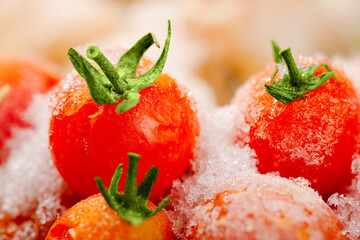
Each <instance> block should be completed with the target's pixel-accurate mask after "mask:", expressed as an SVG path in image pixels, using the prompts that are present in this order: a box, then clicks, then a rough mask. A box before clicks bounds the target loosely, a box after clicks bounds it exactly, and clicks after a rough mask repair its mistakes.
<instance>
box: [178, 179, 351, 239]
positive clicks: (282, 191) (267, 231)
mask: <svg viewBox="0 0 360 240" xmlns="http://www.w3.org/2000/svg"><path fill="white" fill-rule="evenodd" d="M343 228H344V227H343V225H342V224H341V223H340V221H339V220H338V219H337V217H336V216H335V214H334V213H333V212H332V210H331V209H330V208H329V207H328V206H327V205H326V204H325V202H323V201H322V200H321V198H320V197H319V195H317V194H316V193H315V192H314V191H313V190H312V189H310V188H308V187H302V186H299V185H297V184H295V183H294V182H292V181H290V180H287V179H285V178H281V177H275V176H268V175H260V174H255V173H242V174H241V175H239V177H238V178H237V179H236V180H234V181H233V182H231V183H229V184H228V185H226V186H224V187H223V188H221V190H219V191H217V192H216V193H215V194H214V196H213V197H210V198H208V199H207V200H206V201H205V202H204V203H202V204H201V205H200V206H199V207H197V208H195V210H194V215H193V217H192V218H191V219H190V221H189V222H188V224H187V226H186V237H185V239H209V240H210V239H254V240H255V239H259V240H260V239H278V240H281V239H284V240H287V239H348V237H347V236H346V235H344V234H343V232H342V231H343Z"/></svg>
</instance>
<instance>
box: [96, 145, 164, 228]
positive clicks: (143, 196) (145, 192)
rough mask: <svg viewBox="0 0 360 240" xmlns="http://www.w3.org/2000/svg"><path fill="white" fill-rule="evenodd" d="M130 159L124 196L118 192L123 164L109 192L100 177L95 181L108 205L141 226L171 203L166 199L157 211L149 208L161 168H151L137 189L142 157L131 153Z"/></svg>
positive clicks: (113, 179)
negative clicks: (138, 171) (150, 198)
mask: <svg viewBox="0 0 360 240" xmlns="http://www.w3.org/2000/svg"><path fill="white" fill-rule="evenodd" d="M128 157H129V167H128V172H127V178H126V183H125V190H124V194H123V195H121V194H120V193H119V190H118V187H119V181H120V178H121V174H122V169H123V165H122V164H120V165H119V166H118V167H117V168H116V170H115V172H114V175H113V177H112V179H111V183H110V187H109V190H108V189H106V187H105V186H104V184H103V182H102V181H101V179H100V178H99V177H96V178H95V181H96V184H97V186H98V188H99V190H100V192H101V194H102V195H103V196H104V199H105V200H106V202H107V203H108V205H109V206H110V207H111V208H112V209H114V210H115V211H116V212H117V213H118V214H119V216H120V217H121V218H123V219H124V220H126V221H128V222H130V223H131V224H134V225H139V224H141V223H142V222H143V221H144V220H145V219H147V218H150V217H152V216H154V215H156V214H157V213H158V212H159V211H161V210H162V209H163V208H164V207H165V205H166V204H167V203H168V202H169V198H168V197H166V198H165V199H164V200H163V201H162V202H161V203H160V204H159V206H158V207H157V208H156V209H155V211H152V210H151V209H149V208H147V202H148V198H149V195H150V192H151V189H152V187H153V186H154V184H155V182H156V179H157V176H158V173H159V168H158V167H156V166H153V167H151V168H150V170H149V171H148V172H147V173H146V175H145V177H144V179H143V180H142V181H141V183H140V184H139V187H138V188H137V187H136V179H137V168H138V162H139V159H140V155H138V154H136V153H131V152H129V153H128Z"/></svg>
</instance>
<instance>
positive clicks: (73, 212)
mask: <svg viewBox="0 0 360 240" xmlns="http://www.w3.org/2000/svg"><path fill="white" fill-rule="evenodd" d="M147 207H148V208H150V209H151V210H155V209H156V206H155V205H154V204H153V203H152V202H150V201H148V204H147ZM69 230H70V231H69ZM73 236H75V238H74V237H73ZM45 239H46V240H56V239H62V240H64V239H69V240H76V239H97V240H107V239H109V240H110V239H111V240H117V239H119V240H120V239H121V240H126V239H129V240H130V239H131V240H135V239H149V240H150V239H159V240H161V239H169V240H171V239H176V238H175V235H174V233H173V232H172V230H171V223H170V221H169V219H168V217H167V215H166V214H165V213H164V211H160V212H159V213H158V214H157V215H155V216H153V217H151V218H149V219H146V220H145V221H144V222H143V223H142V224H140V225H138V226H136V225H133V224H131V223H128V222H126V221H125V220H123V219H122V218H121V217H120V216H119V215H118V214H117V213H116V212H115V210H113V209H112V208H110V207H109V206H108V205H107V203H106V201H105V199H104V198H103V196H102V195H101V194H96V195H93V196H91V197H89V198H87V199H85V200H82V201H81V202H79V203H77V204H76V205H75V206H73V207H72V208H70V209H69V210H68V211H67V212H65V213H64V214H63V215H62V216H61V217H60V218H58V219H57V220H56V222H55V223H54V224H53V226H52V227H51V229H50V230H49V232H48V234H47V236H46V238H45Z"/></svg>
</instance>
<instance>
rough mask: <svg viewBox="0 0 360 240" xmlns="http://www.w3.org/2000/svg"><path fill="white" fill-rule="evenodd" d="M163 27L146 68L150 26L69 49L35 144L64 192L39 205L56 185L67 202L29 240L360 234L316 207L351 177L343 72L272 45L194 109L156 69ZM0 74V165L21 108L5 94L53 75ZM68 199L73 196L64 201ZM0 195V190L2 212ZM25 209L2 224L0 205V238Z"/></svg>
mask: <svg viewBox="0 0 360 240" xmlns="http://www.w3.org/2000/svg"><path fill="white" fill-rule="evenodd" d="M170 36H171V25H170V22H169V25H168V35H167V39H166V41H165V44H164V47H163V50H162V52H161V55H160V57H159V59H158V60H157V61H156V62H155V63H152V62H151V61H149V60H147V59H145V58H143V54H144V53H145V52H146V50H147V49H148V48H149V47H150V46H152V45H153V44H155V45H158V43H157V40H156V39H155V37H154V35H153V34H152V33H149V34H146V35H145V36H144V37H142V38H141V39H140V40H139V41H138V42H136V43H135V44H134V45H133V46H132V47H131V48H130V49H129V50H127V51H123V50H119V49H117V50H115V51H106V52H105V53H103V52H102V51H101V50H100V49H99V48H98V47H96V46H89V47H88V48H87V49H86V51H80V52H82V53H79V52H78V51H77V50H75V49H73V48H71V49H70V50H69V52H68V55H69V58H70V61H71V63H72V65H73V67H74V69H75V71H73V72H71V73H70V74H68V75H67V77H66V78H65V79H63V81H62V82H61V83H60V84H59V85H58V88H57V89H56V91H55V92H54V93H53V95H52V99H51V117H50V119H49V121H48V122H49V125H50V126H49V143H48V142H46V144H49V151H48V152H47V153H48V154H49V156H48V158H49V159H50V158H52V159H51V160H52V161H53V162H51V163H53V164H54V166H53V168H54V169H55V168H56V169H57V170H58V173H59V174H60V175H61V177H58V180H59V182H58V185H59V186H61V187H59V188H61V190H59V191H60V192H61V191H62V192H61V193H59V194H58V195H57V198H56V197H55V198H49V202H51V201H54V200H55V201H59V202H62V201H63V200H64V199H66V197H64V196H66V193H67V194H69V197H68V202H69V203H70V204H63V203H61V204H58V205H59V206H60V205H61V207H63V208H62V209H57V212H56V214H59V215H60V213H63V212H65V210H67V211H66V212H65V213H64V214H62V215H61V216H60V217H58V219H57V220H56V221H55V219H53V218H51V216H50V217H47V218H44V219H42V218H39V219H37V218H36V219H37V220H36V221H37V223H36V224H35V225H36V226H38V225H41V223H42V222H44V223H46V224H43V226H42V227H41V228H40V227H39V228H37V227H36V228H37V230H38V232H37V233H36V234H35V233H33V234H31V236H30V238H29V239H42V238H44V237H45V234H46V239H48V240H51V239H104V240H106V239H350V238H354V239H356V237H360V234H358V235H356V232H354V231H353V232H351V231H352V230H351V229H348V228H346V226H347V225H345V227H344V223H345V222H344V220H343V219H342V220H343V222H341V221H340V220H339V218H338V217H337V215H336V214H335V213H334V212H333V211H332V209H331V208H330V207H329V206H328V205H327V204H326V203H325V202H324V200H326V199H327V198H328V197H329V196H330V195H332V194H334V193H337V192H340V190H341V191H344V192H345V191H346V190H345V189H346V186H347V185H348V184H349V183H350V182H351V181H353V185H356V179H358V178H359V176H355V172H353V171H352V165H354V161H355V160H354V159H356V157H357V154H358V153H359V134H360V122H359V121H360V117H359V116H360V115H359V114H360V103H359V100H358V96H357V93H356V91H355V90H354V88H353V86H352V83H351V81H350V80H348V79H347V78H346V77H345V76H344V74H343V73H342V72H340V71H338V70H337V69H335V68H334V66H332V65H331V63H330V62H329V61H327V60H323V59H316V58H303V57H302V58H294V57H293V56H292V54H291V51H290V49H289V48H288V49H284V50H280V48H279V47H278V46H277V44H276V43H273V49H274V59H275V62H274V63H271V64H269V65H268V67H267V68H266V69H265V70H264V71H262V72H260V73H258V74H256V75H254V76H253V77H252V78H251V79H250V80H249V82H248V83H247V84H246V85H245V86H244V87H242V88H241V89H239V90H238V92H237V95H236V96H235V98H234V100H233V102H232V104H230V105H229V106H226V107H224V108H216V109H215V108H214V109H197V108H196V106H195V102H194V100H193V99H192V98H191V97H190V95H191V94H189V93H188V91H187V90H186V89H185V88H183V87H181V86H180V85H178V83H177V82H176V81H175V80H174V79H173V78H171V77H170V76H168V75H167V74H164V73H162V70H163V68H164V65H165V61H166V58H167V55H168V51H169V47H170ZM3 69H5V67H2V65H1V62H0V76H2V75H4V76H8V75H9V76H10V75H12V74H13V75H16V77H8V78H6V77H4V79H5V80H2V81H3V82H1V83H0V84H1V85H0V110H2V109H5V110H6V111H5V110H4V112H5V114H4V116H5V118H3V119H1V120H0V121H3V122H4V124H3V125H1V127H0V130H3V129H4V131H3V132H4V133H3V134H2V133H0V134H2V135H0V163H1V161H3V160H2V159H3V156H6V148H4V146H5V145H4V142H6V141H7V138H8V137H10V134H9V133H10V129H11V128H12V125H17V126H20V127H24V126H27V123H23V122H22V120H21V117H20V116H21V111H22V110H23V109H25V108H26V107H27V105H26V104H27V101H25V102H22V101H20V100H21V98H20V97H17V98H14V99H15V100H14V101H11V102H10V101H8V100H9V99H10V97H11V96H12V95H11V91H12V89H15V90H16V93H17V94H14V96H18V94H19V93H20V94H21V95H24V99H25V100H27V98H28V97H29V96H30V95H31V94H33V93H34V92H44V91H48V89H49V88H50V87H51V86H52V85H54V84H56V83H57V78H56V77H55V75H54V74H51V73H48V72H47V71H44V72H43V71H41V70H36V71H35V70H34V69H35V68H32V67H30V68H29V69H28V70H26V71H25V73H24V75H23V72H22V71H20V70H18V69H20V68H18V67H17V66H15V67H11V68H8V69H11V70H6V71H5V70H4V73H2V70H3ZM35 72H36V73H37V74H38V75H39V76H38V77H35V76H37V75H36V74H35ZM15 73H16V74H15ZM19 76H22V77H19ZM7 79H9V80H7ZM19 79H20V80H19ZM32 81H34V84H33V85H31V86H32V87H30V88H29V87H27V85H24V84H23V82H26V83H31V84H32ZM10 103H11V104H13V105H11V104H10ZM12 106H13V107H12ZM6 124H8V125H6ZM10 125H11V126H10ZM47 130H48V129H46V131H47ZM46 137H47V136H46ZM46 146H47V145H46ZM50 153H51V157H50ZM4 159H5V158H4ZM47 166H49V168H51V166H52V165H51V164H48V165H47ZM0 167H1V166H0ZM0 170H1V169H0ZM49 170H51V169H49ZM55 172H56V170H55ZM125 172H126V174H124V173H125ZM56 173H57V172H56ZM32 174H34V173H32ZM63 180H64V181H65V182H66V185H65V183H63V182H62V181H63ZM6 184H7V183H6ZM44 184H46V183H44ZM47 184H48V185H50V183H47ZM39 188H40V189H41V188H43V186H39ZM99 192H100V194H99ZM345 193H346V192H345ZM76 194H78V195H80V196H81V198H82V199H83V200H81V201H80V202H78V203H77V204H75V205H74V204H71V203H72V202H73V201H74V200H75V199H76V197H77V196H76ZM167 195H169V196H170V198H169V196H167ZM351 196H353V195H351ZM354 196H355V195H354ZM356 196H357V195H356ZM59 198H60V200H59ZM3 202H5V203H6V196H5V197H4V196H2V195H1V194H0V210H1V209H2V208H3V206H4V204H3ZM33 202H36V199H35V200H34V201H33ZM169 202H170V204H169ZM7 204H8V203H7ZM24 204H26V203H24ZM31 204H34V203H31ZM36 204H38V205H40V206H43V207H38V208H36V210H33V209H32V210H31V211H33V212H37V211H44V212H46V210H44V209H46V206H47V204H50V203H44V202H37V203H36ZM41 204H43V205H41ZM68 205H73V206H72V207H70V206H69V208H68ZM166 206H167V207H166ZM165 207H166V210H164V208H165ZM31 211H30V212H31ZM359 211H360V210H359ZM26 214H27V215H26ZM26 214H25V213H24V214H22V213H19V214H18V215H17V216H19V217H17V218H16V219H14V220H10V221H7V222H5V221H4V217H3V216H4V214H3V213H1V212H0V234H3V233H4V234H3V235H4V236H5V237H7V238H10V237H14V236H16V230H13V231H12V232H11V226H16V225H18V222H26V223H28V222H27V219H26V218H24V216H28V215H31V213H29V212H28V213H26ZM33 214H36V213H33ZM45 215H46V214H45ZM49 219H50V220H49ZM49 222H54V224H53V225H52V226H51V228H50V229H49ZM29 224H32V223H31V222H30V223H29ZM5 225H6V227H3V226H5ZM45 225H46V226H45ZM8 226H10V227H8ZM21 226H24V225H21ZM26 227H27V228H28V229H33V228H34V227H33V226H32V228H31V226H29V225H25V227H23V228H24V229H25V228H26ZM3 229H5V230H3ZM48 229H49V230H48ZM357 230H359V229H357ZM5 232H6V233H5ZM23 232H24V234H27V232H26V229H25V230H23ZM0 238H1V236H0ZM7 238H5V239H7Z"/></svg>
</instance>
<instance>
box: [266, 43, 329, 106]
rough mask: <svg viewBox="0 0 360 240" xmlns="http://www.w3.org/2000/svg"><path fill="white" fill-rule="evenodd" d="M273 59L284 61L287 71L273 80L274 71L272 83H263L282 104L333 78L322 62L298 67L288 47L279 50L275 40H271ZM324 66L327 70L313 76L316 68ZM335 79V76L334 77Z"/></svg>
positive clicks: (277, 61)
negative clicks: (279, 77) (303, 67)
mask: <svg viewBox="0 0 360 240" xmlns="http://www.w3.org/2000/svg"><path fill="white" fill-rule="evenodd" d="M272 46H273V52H274V59H275V62H276V63H280V62H285V64H286V67H287V69H288V73H286V74H284V76H283V78H282V79H280V80H278V81H277V82H275V81H274V80H273V79H274V78H275V75H276V74H277V71H278V70H276V72H275V74H274V76H273V77H272V84H273V85H268V84H265V88H266V91H267V92H268V93H269V94H270V95H271V96H273V97H274V98H276V99H277V100H278V101H280V102H281V103H283V104H288V103H291V102H293V101H295V100H296V99H298V98H302V97H303V96H304V94H306V93H307V92H309V91H311V90H314V89H317V88H318V87H320V86H321V85H323V84H324V83H325V82H326V81H327V80H329V79H330V78H331V77H334V78H335V72H334V71H332V70H331V69H330V67H329V66H328V65H326V64H324V63H322V64H315V65H312V66H310V67H307V68H306V69H300V68H299V67H298V66H297V65H296V62H295V60H294V57H293V56H292V54H291V50H290V48H287V49H284V50H281V51H280V48H279V46H278V45H277V44H276V42H274V41H273V42H272ZM320 66H324V67H325V68H326V70H327V71H328V72H325V73H322V74H320V75H319V76H317V77H314V74H315V72H316V70H317V69H318V68H319V67H320ZM335 79H336V78H335Z"/></svg>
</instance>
